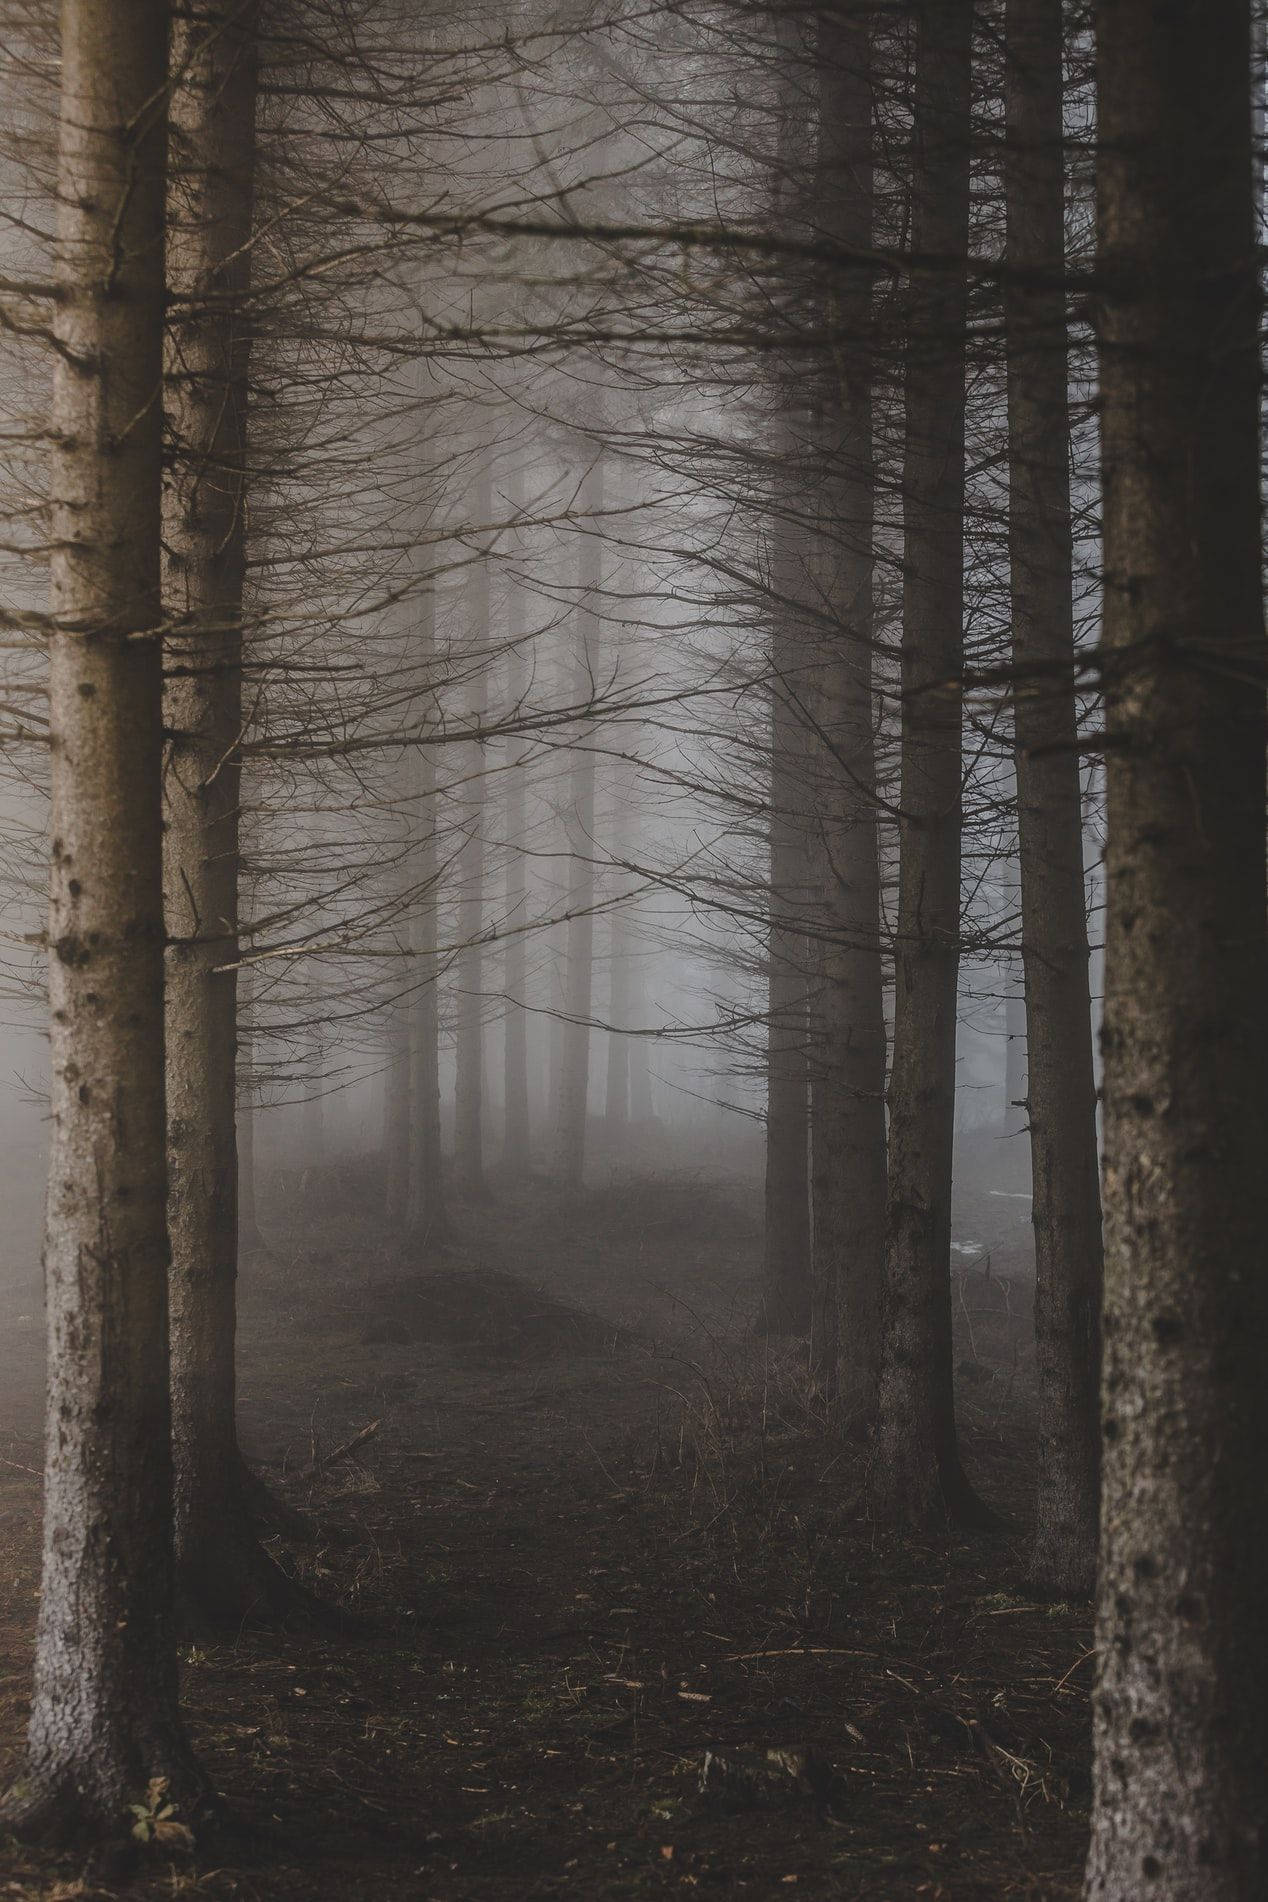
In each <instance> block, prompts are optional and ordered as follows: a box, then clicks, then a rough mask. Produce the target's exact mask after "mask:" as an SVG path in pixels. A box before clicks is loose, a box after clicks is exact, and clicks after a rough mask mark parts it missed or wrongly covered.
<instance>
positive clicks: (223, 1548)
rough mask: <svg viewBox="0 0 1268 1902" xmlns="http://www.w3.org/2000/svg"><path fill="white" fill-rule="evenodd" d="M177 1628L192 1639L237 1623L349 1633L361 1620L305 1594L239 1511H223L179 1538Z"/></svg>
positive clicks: (358, 1628) (235, 1627)
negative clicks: (201, 1529)
mask: <svg viewBox="0 0 1268 1902" xmlns="http://www.w3.org/2000/svg"><path fill="white" fill-rule="evenodd" d="M176 1587H177V1605H178V1610H179V1616H180V1624H181V1628H182V1630H183V1631H184V1632H185V1633H186V1634H190V1635H193V1636H197V1637H203V1636H208V1635H216V1634H218V1633H222V1632H225V1631H236V1630H239V1629H241V1627H242V1626H243V1625H303V1626H307V1627H308V1628H310V1629H313V1630H320V1631H327V1632H341V1633H345V1634H346V1633H350V1632H355V1631H361V1630H364V1629H365V1627H366V1621H365V1620H364V1619H362V1618H359V1617H357V1616H356V1615H355V1614H353V1613H352V1612H346V1611H342V1610H340V1609H339V1607H338V1606H335V1605H331V1604H328V1603H327V1602H326V1601H325V1600H324V1599H322V1598H319V1597H318V1596H317V1594H316V1593H315V1592H310V1591H309V1590H308V1588H307V1586H305V1585H301V1584H300V1583H299V1581H298V1580H297V1579H294V1578H292V1577H291V1575H290V1573H289V1572H287V1571H285V1570H284V1569H283V1568H282V1566H280V1565H279V1564H278V1562H277V1560H276V1559H275V1558H273V1557H272V1556H271V1554H270V1553H268V1552H266V1551H265V1549H264V1547H263V1546H262V1545H261V1544H260V1542H259V1540H258V1539H257V1537H256V1536H255V1530H254V1527H253V1526H252V1525H251V1524H250V1522H249V1521H248V1520H247V1517H246V1514H245V1511H242V1512H240V1513H237V1514H229V1515H226V1517H225V1519H223V1520H222V1521H221V1522H220V1523H219V1524H217V1525H216V1527H215V1528H214V1530H209V1531H208V1532H207V1533H205V1534H204V1535H203V1536H202V1537H201V1538H195V1539H191V1538H190V1537H189V1536H188V1534H187V1535H186V1536H185V1537H184V1538H183V1539H182V1540H181V1541H180V1547H179V1550H178V1553H177V1566H176Z"/></svg>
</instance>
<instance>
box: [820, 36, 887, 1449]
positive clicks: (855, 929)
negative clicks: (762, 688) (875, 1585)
mask: <svg viewBox="0 0 1268 1902" xmlns="http://www.w3.org/2000/svg"><path fill="white" fill-rule="evenodd" d="M818 63H819V101H820V106H819V110H820V135H819V136H820V150H819V165H818V194H817V197H818V213H819V224H820V228H821V229H822V231H823V233H824V234H825V235H826V236H829V237H831V238H832V239H834V240H835V241H836V242H837V243H839V244H840V245H842V246H843V247H844V248H845V249H847V250H850V251H854V252H856V253H857V252H866V251H867V250H868V248H869V247H870V245H871V243H872V82H871V60H870V26H869V23H868V21H867V19H866V18H865V17H864V16H863V15H862V14H859V13H851V14H847V15H844V16H839V17H834V18H832V19H831V20H829V19H827V18H824V19H822V20H821V22H820V26H819V48H818ZM871 306H872V286H871V275H870V273H869V272H867V271H866V270H861V269H855V270H854V271H852V272H851V273H850V275H849V276H848V277H847V278H846V279H845V280H844V281H843V282H840V283H835V282H834V283H833V284H831V285H830V286H829V290H828V297H827V312H826V314H827V318H828V323H829V327H830V328H832V329H836V330H839V331H842V332H844V342H843V343H842V344H841V346H840V347H839V348H838V349H837V350H836V351H835V352H834V353H833V361H832V363H831V365H830V366H829V367H828V368H827V370H826V371H825V373H824V379H823V392H822V403H821V411H820V448H821V452H822V454H823V456H824V458H825V467H824V470H823V476H822V492H821V502H820V510H819V516H820V520H819V534H820V538H821V543H822V549H821V553H820V558H819V559H820V565H821V567H822V571H823V580H824V599H825V603H826V605H827V607H828V609H829V611H830V612H831V614H832V617H833V621H834V626H833V629H832V652H831V654H830V655H829V657H828V659H827V662H826V664H825V666H824V667H823V669H822V670H821V676H820V681H819V696H818V698H819V710H818V717H819V726H820V736H821V742H822V744H821V747H820V754H819V779H820V785H821V792H820V796H819V798H818V800H817V806H818V811H819V816H820V824H819V836H818V838H817V839H816V841H815V845H816V848H817V851H818V854H819V858H820V866H819V878H818V884H819V891H820V896H821V901H822V906H823V915H822V918H821V921H820V922H821V925H822V928H823V931H824V938H823V947H822V955H821V961H820V969H819V973H818V984H817V987H816V994H815V1028H816V1037H815V1044H816V1051H815V1063H814V1071H813V1079H812V1086H811V1122H812V1130H813V1134H812V1141H811V1152H812V1164H813V1166H812V1182H811V1187H812V1204H813V1210H814V1291H815V1299H814V1311H813V1314H812V1326H811V1353H812V1364H813V1366H814V1367H815V1369H816V1372H817V1374H818V1376H819V1378H820V1379H821V1380H823V1381H824V1382H825V1384H826V1385H827V1386H828V1387H829V1388H831V1389H835V1390H836V1391H837V1393H838V1395H839V1398H840V1401H841V1403H842V1406H843V1408H844V1410H845V1411H846V1412H847V1413H848V1414H849V1415H850V1416H852V1417H855V1418H857V1419H858V1420H860V1421H868V1422H870V1421H871V1419H872V1417H873V1416H874V1414H875V1409H876V1395H877V1386H878V1382H879V1380H880V1354H881V1339H882V1329H883V1322H884V1294H885V1220H886V1170H885V1054H886V1052H885V1019H884V1012H883V1009H882V996H883V989H884V978H883V971H882V966H881V935H880V867H879V862H878V855H877V835H876V800H875V791H876V749H875V739H874V727H873V721H874V704H873V695H872V641H873V631H874V630H873V612H872V593H873V587H872V580H873V578H872V568H873V552H872V540H873V533H874V515H875V494H874V489H875V476H874V459H873V448H872V360H871V348H870V344H869V340H868V334H867V333H868V329H869V326H870V322H871Z"/></svg>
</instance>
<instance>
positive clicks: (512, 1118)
mask: <svg viewBox="0 0 1268 1902" xmlns="http://www.w3.org/2000/svg"><path fill="white" fill-rule="evenodd" d="M519 487H520V485H519V483H518V482H517V484H516V488H515V491H514V497H515V503H516V506H517V508H518V505H519V500H520V495H519ZM523 620H524V593H523V589H522V588H521V587H520V586H519V584H518V583H515V584H513V585H512V586H511V587H510V588H509V589H508V594H507V630H506V632H507V639H508V641H509V642H510V646H509V647H508V649H507V661H506V697H507V701H508V704H509V706H510V708H511V710H512V712H517V711H519V710H520V709H521V708H522V707H523V706H524V704H525V703H526V701H527V699H528V692H529V684H530V683H529V670H528V654H527V651H526V649H525V646H524V626H523ZM526 745H527V742H526V741H525V740H522V739H518V738H516V737H515V736H514V735H512V736H511V738H510V739H509V740H508V741H507V747H508V751H509V758H508V761H507V770H506V853H507V857H506V920H507V929H508V932H509V936H508V937H507V940H506V958H505V973H506V985H505V989H506V1000H505V1006H504V1008H505V1012H506V1015H505V1017H504V1019H503V1032H502V1035H503V1045H502V1091H503V1116H504V1122H503V1135H502V1163H503V1166H504V1168H505V1169H506V1172H507V1174H508V1175H510V1176H518V1175H523V1174H524V1172H525V1170H526V1169H527V1168H528V1165H529V1161H530V1155H531V1143H530V1122H529V1113H528V1012H527V1010H526V1008H525V1002H526V997H527V989H528V936H527V925H528V860H527V857H526V855H525V853H526V841H527V833H528V771H527V768H526V767H525V766H524V765H523V764H521V758H520V756H521V754H522V753H523V752H524V750H525V747H526Z"/></svg>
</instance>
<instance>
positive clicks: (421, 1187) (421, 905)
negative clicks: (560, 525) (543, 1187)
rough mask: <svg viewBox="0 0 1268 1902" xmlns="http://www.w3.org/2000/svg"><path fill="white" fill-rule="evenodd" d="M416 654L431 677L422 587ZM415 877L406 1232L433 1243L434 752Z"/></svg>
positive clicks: (432, 644) (437, 1150)
mask: <svg viewBox="0 0 1268 1902" xmlns="http://www.w3.org/2000/svg"><path fill="white" fill-rule="evenodd" d="M418 641H419V654H420V659H421V661H422V663H423V667H424V670H425V671H426V672H427V674H428V675H430V673H431V671H432V669H433V668H434V666H435V664H436V594H435V589H434V588H433V586H432V584H431V583H430V582H426V583H425V584H424V586H423V588H422V590H421V592H420V595H419V599H418ZM414 787H415V799H416V805H415V812H414V816H413V821H412V823H413V825H414V828H415V838H416V842H417V843H416V846H415V852H414V877H415V880H416V895H415V901H414V915H413V920H412V943H413V947H414V962H415V967H416V974H415V982H416V983H417V986H418V988H417V990H416V991H415V993H414V1028H413V1038H412V1046H413V1063H414V1071H413V1082H412V1089H411V1096H412V1099H413V1118H412V1129H411V1138H410V1151H409V1206H408V1210H407V1222H408V1226H409V1231H410V1235H411V1236H412V1237H413V1238H414V1239H416V1240H420V1241H426V1240H431V1241H438V1240H440V1239H441V1238H442V1237H443V1236H444V1234H445V1233H446V1230H447V1227H448V1218H447V1215H446V1211H445V1177H444V1156H443V1153H442V1148H441V1139H440V1012H439V999H438V996H437V985H438V983H439V971H438V960H439V949H440V919H439V902H440V858H439V853H438V851H437V846H436V814H437V803H438V801H437V793H436V763H435V758H434V755H433V753H432V749H431V748H430V747H429V746H427V745H425V744H424V745H421V746H419V747H418V749H417V752H416V756H415V763H414Z"/></svg>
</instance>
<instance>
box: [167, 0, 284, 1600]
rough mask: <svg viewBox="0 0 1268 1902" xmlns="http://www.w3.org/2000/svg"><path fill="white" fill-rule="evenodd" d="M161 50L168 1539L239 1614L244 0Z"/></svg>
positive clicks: (251, 26) (264, 1570)
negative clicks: (165, 333) (169, 86)
mask: <svg viewBox="0 0 1268 1902" xmlns="http://www.w3.org/2000/svg"><path fill="white" fill-rule="evenodd" d="M172 59H173V71H174V72H175V73H176V75H177V84H176V85H175V87H174V88H173V93H172V102H171V121H172V128H173V145H172V162H171V179H170V182H169V190H168V250H167V255H168V281H169V285H170V288H171V291H172V292H173V294H174V296H175V298H176V299H177V300H178V301H177V302H176V303H175V304H174V305H173V309H172V315H171V322H170V330H169V337H168V348H167V363H166V383H165V392H166V403H167V416H168V426H169V431H170V434H171V437H172V456H171V465H170V467H171V472H170V475H169V479H168V481H167V484H166V487H165V492H164V509H163V543H164V566H163V591H164V605H165V608H166V612H167V615H168V617H169V622H170V631H169V634H168V639H167V652H166V660H165V669H166V677H165V683H164V695H163V716H164V722H165V725H166V727H167V732H168V746H167V761H166V772H165V774H164V806H165V811H164V816H165V820H166V824H165V829H164V837H163V864H164V881H163V882H164V902H165V908H166V916H167V932H168V951H167V1108H168V1173H169V1180H168V1226H169V1230H170V1233H171V1243H172V1273H171V1301H172V1414H173V1419H172V1433H173V1447H174V1452H175V1462H176V1548H177V1560H178V1565H179V1575H180V1582H181V1587H182V1591H183V1592H184V1593H185V1594H186V1595H187V1596H188V1597H189V1598H190V1599H191V1600H192V1601H193V1602H194V1603H195V1604H196V1605H197V1606H198V1608H199V1609H200V1610H201V1611H203V1612H205V1613H208V1614H210V1615H211V1616H213V1617H215V1618H217V1619H220V1620H233V1621H236V1620H238V1619H240V1618H241V1617H242V1616H243V1615H244V1613H246V1612H249V1611H253V1610H256V1609H258V1608H260V1607H262V1606H263V1605H264V1604H266V1603H267V1602H268V1601H270V1600H273V1601H274V1602H276V1603H278V1604H283V1603H285V1602H286V1599H287V1589H286V1581H285V1579H284V1578H283V1575H282V1574H281V1572H280V1571H278V1569H277V1567H276V1566H275V1565H274V1564H273V1562H272V1561H271V1560H270V1559H269V1558H268V1557H267V1555H266V1554H265V1553H264V1552H263V1550H262V1549H261V1547H260V1546H259V1543H258V1541H257V1539H256V1536H255V1532H254V1529H253V1527H252V1525H251V1522H250V1519H249V1516H248V1511H247V1506H246V1494H245V1490H244V1486H243V1475H242V1470H241V1460H240V1456H239V1453H238V1445H237V1428H236V1423H235V1404H236V1394H237V1382H236V1374H235V1365H234V1362H235V1346H236V1335H237V1315H236V1305H237V1275H238V1151H237V1115H236V1105H237V970H236V968H235V965H236V959H237V954H238V878H239V868H240V863H241V854H240V843H239V836H238V832H239V815H240V788H241V778H242V773H241V765H240V760H239V756H238V752H237V746H238V742H239V739H240V737H241V727H242V608H243V582H244V576H245V563H246V515H245V511H246V488H247V470H246V425H247V415H246V412H247V369H248V357H249V352H250V331H249V317H248V313H247V311H246V309H245V298H246V294H247V292H248V290H249V283H250V237H251V223H252V209H253V203H254V190H253V187H254V151H255V101H256V65H257V58H256V16H255V11H254V8H252V7H242V6H240V5H238V4H236V3H235V0H215V4H214V5H212V6H210V7H208V8H204V9H202V10H200V11H199V12H198V13H197V14H196V15H191V14H183V13H182V14H179V15H177V16H176V20H175V24H174V28H173V45H172Z"/></svg>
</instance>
